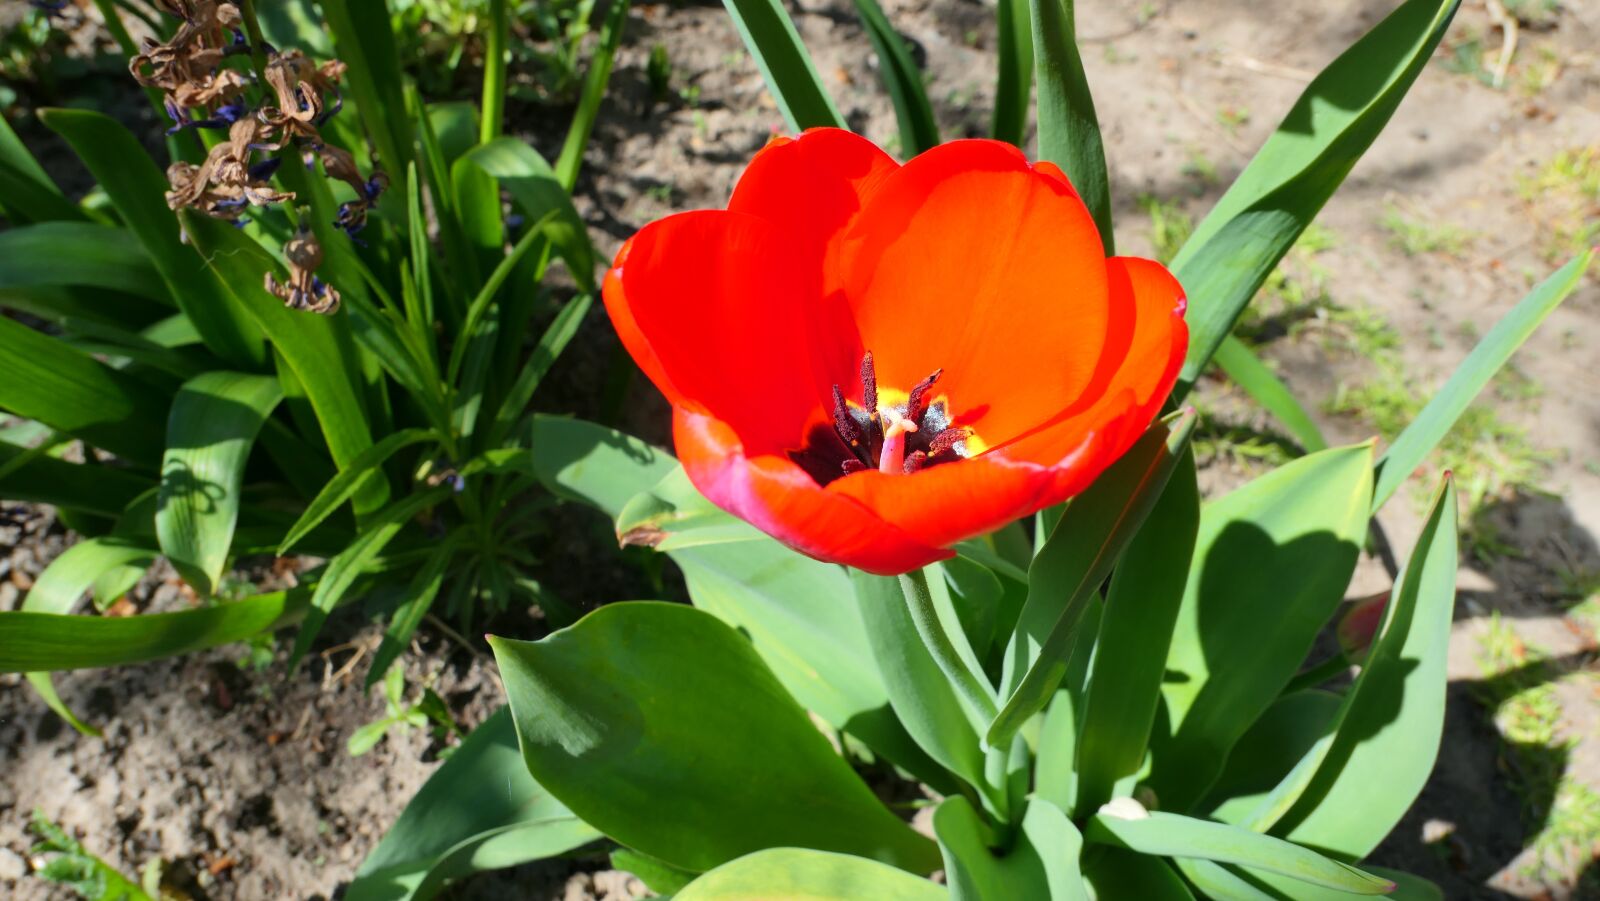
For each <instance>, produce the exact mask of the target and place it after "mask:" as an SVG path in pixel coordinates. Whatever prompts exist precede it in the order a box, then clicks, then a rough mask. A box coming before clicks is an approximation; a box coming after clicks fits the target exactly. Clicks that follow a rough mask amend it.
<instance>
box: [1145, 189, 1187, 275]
mask: <svg viewBox="0 0 1600 901" xmlns="http://www.w3.org/2000/svg"><path fill="white" fill-rule="evenodd" d="M1139 208H1140V209H1142V210H1144V211H1145V214H1146V215H1148V216H1149V217H1150V246H1151V247H1152V248H1153V249H1154V252H1155V255H1156V259H1157V260H1159V261H1160V262H1161V263H1162V265H1166V264H1168V263H1171V262H1172V258H1173V257H1175V256H1177V255H1178V251H1179V249H1181V248H1182V247H1183V244H1184V242H1185V241H1188V240H1189V236H1190V235H1192V234H1194V217H1193V216H1191V215H1189V214H1188V213H1186V212H1184V209H1183V203H1182V202H1181V201H1178V200H1162V199H1161V198H1159V197H1156V196H1155V195H1153V194H1144V195H1141V196H1140V197H1139Z"/></svg>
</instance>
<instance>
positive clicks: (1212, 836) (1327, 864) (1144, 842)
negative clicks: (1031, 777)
mask: <svg viewBox="0 0 1600 901" xmlns="http://www.w3.org/2000/svg"><path fill="white" fill-rule="evenodd" d="M1083 836H1084V838H1085V839H1086V840H1088V841H1090V842H1094V843H1097V844H1106V845H1111V846H1113V847H1118V848H1126V849H1128V850H1132V851H1138V852H1139V853H1141V854H1152V855H1157V856H1164V857H1198V858H1202V859H1204V860H1212V861H1217V862H1220V863H1233V864H1242V865H1246V866H1251V867H1256V868H1259V869H1262V870H1266V871H1267V872H1269V873H1277V874H1280V875H1283V876H1288V877H1290V878H1292V879H1295V880H1298V881H1300V882H1305V883H1309V884H1311V885H1316V886H1322V887H1324V888H1331V889H1337V890H1339V891H1344V892H1350V893H1352V894H1357V895H1382V894H1385V893H1387V892H1389V891H1390V890H1391V889H1393V888H1394V883H1392V882H1390V881H1388V880H1387V879H1380V878H1378V877H1376V876H1372V875H1370V874H1368V873H1364V872H1362V871H1361V870H1358V869H1356V868H1355V867H1352V866H1350V865H1348V864H1344V863H1340V862H1339V861H1336V860H1329V859H1328V858H1326V857H1323V856H1322V855H1321V854H1318V853H1317V852H1315V851H1312V850H1310V849H1309V848H1302V847H1300V846H1299V845H1296V844H1293V843H1291V842H1286V841H1284V840H1282V839H1278V838H1273V837H1272V836H1269V835H1262V834H1260V833H1258V832H1251V831H1250V830H1248V829H1241V828H1239V827H1237V826H1229V825H1227V824H1226V823H1212V822H1208V821H1206V820H1197V819H1193V818H1191V817H1185V816H1179V815H1178V814H1173V813H1159V812H1157V813H1146V814H1143V815H1141V816H1138V817H1136V818H1123V817H1120V816H1113V815H1111V814H1108V813H1105V812H1101V813H1098V814H1095V815H1094V816H1093V817H1091V818H1090V819H1089V825H1088V827H1087V828H1086V829H1085V830H1084V833H1083Z"/></svg>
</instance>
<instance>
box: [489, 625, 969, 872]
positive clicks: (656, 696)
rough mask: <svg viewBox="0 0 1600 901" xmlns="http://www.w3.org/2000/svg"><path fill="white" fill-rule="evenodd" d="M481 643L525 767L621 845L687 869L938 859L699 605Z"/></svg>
mask: <svg viewBox="0 0 1600 901" xmlns="http://www.w3.org/2000/svg"><path fill="white" fill-rule="evenodd" d="M491 645H492V647H493V648H494V651H495V658H496V660H497V662H498V663H499V666H500V674H501V678H502V679H503V680H504V682H505V686H506V694H507V696H508V697H509V698H510V702H511V711H512V715H513V717H514V718H515V719H516V722H517V733H518V735H519V737H520V739H521V746H522V751H523V757H524V759H525V760H526V761H527V764H528V769H529V770H530V771H531V772H532V773H533V775H534V778H535V779H536V780H538V782H539V784H541V785H543V786H545V787H546V788H548V789H550V790H551V792H553V793H554V794H555V795H556V796H557V797H559V798H560V799H561V800H562V801H563V802H564V803H565V804H566V805H567V806H568V807H569V808H570V809H571V810H572V811H573V812H574V813H576V814H578V815H579V816H580V817H582V818H583V819H584V821H586V822H588V823H590V824H592V825H593V826H595V827H596V828H598V829H600V830H601V831H602V832H604V833H605V834H607V835H609V836H611V837H613V838H615V839H616V840H617V841H619V842H621V843H622V844H625V845H627V846H629V847H632V848H635V849H637V850H639V851H642V852H644V853H646V854H650V855H652V856H654V857H658V858H660V859H662V860H664V861H666V862H667V863H670V864H672V865H674V866H678V867H682V868H684V869H689V870H708V869H711V868H712V867H715V866H717V865H719V864H722V863H725V862H727V861H729V860H732V859H734V858H736V857H739V856H741V855H744V854H748V853H750V852H752V851H759V850H762V849H764V848H776V847H788V846H795V847H810V848H815V849H817V850H830V851H840V852H845V853H859V854H862V855H866V856H871V857H873V858H876V859H881V860H884V861H885V862H888V863H892V864H895V865H898V866H901V867H904V868H907V869H911V870H914V871H918V872H927V871H930V870H932V869H933V868H934V867H935V866H937V863H938V855H937V852H936V850H935V849H934V847H933V845H932V843H930V842H928V841H927V840H926V839H924V838H922V837H921V836H919V835H917V834H916V833H914V832H912V831H911V830H910V829H909V828H908V827H907V826H906V825H905V824H904V823H902V822H901V821H900V820H899V819H898V818H897V817H895V816H894V814H892V813H890V812H889V811H888V809H887V808H885V807H883V805H882V804H881V803H880V802H879V801H878V799H877V798H876V797H874V796H873V794H872V792H871V791H870V790H869V789H868V788H867V787H866V785H865V784H864V783H862V782H861V781H860V780H859V779H858V778H857V777H856V775H855V773H853V772H852V771H851V769H850V767H849V765H848V764H846V763H845V762H844V760H843V759H842V758H840V757H839V756H838V755H836V754H835V753H834V751H833V749H832V748H831V747H830V746H829V744H828V741H827V739H825V738H824V737H823V736H822V734H821V733H819V732H818V731H817V730H816V728H815V727H814V726H813V725H812V724H811V721H810V720H809V719H808V718H807V716H806V713H805V711H804V710H803V709H802V708H801V707H800V705H799V704H797V703H795V701H794V699H793V698H791V697H790V696H789V694H788V693H787V692H785V691H784V689H783V686H782V685H781V684H780V683H779V682H778V680H777V679H776V678H774V677H773V675H772V673H771V671H770V670H768V669H767V667H766V665H765V664H763V663H762V662H761V658H760V657H759V656H757V655H756V653H755V651H754V650H753V649H752V648H751V646H750V644H749V642H748V641H747V640H746V639H745V638H744V637H742V636H741V635H740V634H739V633H738V632H736V631H734V629H732V628H731V627H729V626H728V625H726V624H725V623H723V622H722V621H720V620H718V619H717V618H716V617H714V616H711V615H709V614H707V613H705V612H704V611H700V610H696V609H694V608H691V607H684V606H680V605H674V604H662V603H654V602H634V603H622V604H611V605H608V606H605V607H601V608H600V609H598V610H596V611H594V612H593V613H591V614H589V615H588V616H586V617H584V618H583V619H582V620H580V621H579V622H578V623H577V624H576V625H574V626H571V627H569V628H567V629H563V630H561V631H559V632H555V633H553V634H551V635H550V636H549V637H547V638H545V639H544V640H542V641H538V642H519V641H512V640H509V639H501V638H496V639H491ZM684 648H694V649H695V653H694V654H693V655H692V656H686V655H685V654H684V653H683V649H684ZM602 764H603V765H602Z"/></svg>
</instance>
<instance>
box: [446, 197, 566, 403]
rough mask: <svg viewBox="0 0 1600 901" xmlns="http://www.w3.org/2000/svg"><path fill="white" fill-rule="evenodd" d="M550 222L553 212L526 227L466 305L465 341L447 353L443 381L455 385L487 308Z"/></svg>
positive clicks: (541, 237) (553, 215) (463, 333)
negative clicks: (448, 357)
mask: <svg viewBox="0 0 1600 901" xmlns="http://www.w3.org/2000/svg"><path fill="white" fill-rule="evenodd" d="M554 220H555V211H554V210H552V211H550V212H548V213H545V214H544V216H543V217H541V218H540V219H539V221H538V222H535V223H533V224H532V225H531V226H529V228H528V230H527V231H526V232H524V233H523V235H522V237H521V238H518V239H517V243H516V244H514V245H512V247H511V252H510V253H508V254H506V255H505V256H504V257H503V258H502V259H501V260H500V264H499V265H498V266H496V267H494V271H493V272H491V273H489V280H488V281H486V282H484V283H483V288H482V289H481V290H479V291H478V296H476V297H474V298H473V299H472V303H470V304H468V305H467V315H466V318H464V319H463V320H462V323H461V334H462V335H463V336H465V340H461V341H457V342H456V346H455V347H454V348H453V349H452V350H451V352H450V362H449V364H448V365H447V366H446V367H445V381H447V382H449V383H451V384H455V383H456V381H457V379H459V378H460V376H461V366H462V364H463V363H464V362H465V361H466V359H467V356H468V354H469V352H471V351H472V350H473V348H474V343H473V341H472V340H471V339H472V338H473V337H475V336H478V335H479V333H480V332H481V329H480V326H481V325H482V324H483V317H484V315H485V314H486V313H487V312H488V311H489V306H490V304H492V303H494V299H495V295H496V294H498V293H500V289H501V288H502V287H504V285H505V283H506V279H508V278H510V277H511V273H512V272H513V271H515V270H516V268H517V265H518V264H519V263H521V262H522V260H523V258H524V257H526V256H527V255H528V251H530V250H532V249H533V247H534V245H536V244H538V243H539V242H540V241H541V240H543V239H544V238H545V237H546V234H547V233H546V231H545V229H546V227H547V226H548V225H549V224H550V223H551V222H553V221H554Z"/></svg>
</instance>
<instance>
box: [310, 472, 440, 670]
mask: <svg viewBox="0 0 1600 901" xmlns="http://www.w3.org/2000/svg"><path fill="white" fill-rule="evenodd" d="M450 492H451V487H450V486H449V485H440V486H438V487H435V488H430V489H428V490H427V491H420V492H417V493H416V494H412V495H408V496H406V497H404V498H401V499H400V500H398V501H395V502H394V503H393V504H390V505H389V506H388V507H386V508H384V510H383V511H382V512H380V513H379V514H378V515H376V516H374V517H373V518H372V519H371V521H369V522H368V523H366V526H365V528H364V530H363V531H362V533H361V534H360V535H358V536H357V537H356V540H355V541H353V542H351V543H350V546H349V547H347V548H345V549H344V550H343V551H341V552H340V553H339V555H338V556H336V557H334V558H333V559H332V560H330V561H329V562H328V569H327V571H326V572H324V573H323V575H322V579H321V581H319V582H318V583H317V591H316V594H315V595H313V596H312V598H311V609H310V610H308V611H306V620H305V623H304V625H302V626H301V627H300V633H299V634H298V635H296V636H295V640H294V651H293V652H292V653H291V654H290V655H289V670H290V671H291V672H293V671H294V669H295V667H297V666H298V665H299V664H300V660H301V658H303V657H304V656H305V655H306V652H307V651H309V650H311V642H312V641H314V640H315V639H316V637H317V633H318V632H320V631H321V630H322V624H323V623H324V622H326V621H327V619H328V614H329V613H331V612H332V611H333V608H334V607H336V606H338V604H339V602H340V601H341V600H343V599H344V595H345V592H347V591H349V590H350V586H352V585H354V584H355V581H356V578H357V577H358V576H360V575H361V573H362V572H363V571H364V570H365V569H366V568H367V566H368V564H370V563H372V562H373V560H374V558H376V557H377V556H378V554H380V553H382V551H383V549H384V548H385V547H388V545H389V542H390V541H392V540H394V537H395V536H396V535H398V534H400V530H401V529H402V528H403V527H404V526H405V525H406V524H407V523H409V522H410V521H411V520H412V519H413V518H414V517H415V516H416V515H417V514H419V513H421V512H422V511H424V510H426V509H428V508H429V507H432V506H434V505H435V504H438V503H439V502H441V501H443V500H444V499H445V498H447V497H449V496H450Z"/></svg>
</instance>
